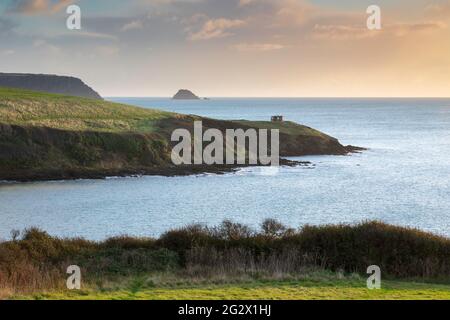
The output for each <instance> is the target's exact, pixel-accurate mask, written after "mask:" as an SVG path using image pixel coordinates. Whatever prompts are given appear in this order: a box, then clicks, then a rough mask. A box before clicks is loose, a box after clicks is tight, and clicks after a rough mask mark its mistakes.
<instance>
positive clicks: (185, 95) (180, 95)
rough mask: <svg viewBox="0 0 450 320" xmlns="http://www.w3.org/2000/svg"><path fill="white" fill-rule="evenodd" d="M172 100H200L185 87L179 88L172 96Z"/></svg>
mask: <svg viewBox="0 0 450 320" xmlns="http://www.w3.org/2000/svg"><path fill="white" fill-rule="evenodd" d="M173 99H174V100H200V98H199V97H198V96H196V95H195V94H193V93H192V92H191V91H189V90H186V89H181V90H179V91H178V92H177V94H176V95H174V96H173Z"/></svg>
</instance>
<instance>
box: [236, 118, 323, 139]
mask: <svg viewBox="0 0 450 320" xmlns="http://www.w3.org/2000/svg"><path fill="white" fill-rule="evenodd" d="M233 122H235V123H238V124H241V125H245V126H248V127H252V128H261V129H268V130H271V129H279V130H280V133H284V134H287V135H299V136H308V137H321V138H327V139H329V138H331V137H330V136H328V135H326V134H324V133H322V132H320V131H318V130H315V129H313V128H310V127H307V126H302V125H299V124H297V123H295V122H291V121H284V122H268V121H246V120H238V121H233Z"/></svg>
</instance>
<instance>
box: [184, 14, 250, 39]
mask: <svg viewBox="0 0 450 320" xmlns="http://www.w3.org/2000/svg"><path fill="white" fill-rule="evenodd" d="M243 25H245V21H243V20H239V19H235V20H230V19H225V18H221V19H211V20H208V21H206V22H205V23H204V24H203V26H202V27H201V29H200V30H199V31H198V32H195V33H192V34H191V35H190V36H189V39H190V40H194V41H196V40H210V39H214V38H224V37H228V36H231V35H233V33H232V32H230V31H229V30H230V29H235V28H238V27H241V26H243Z"/></svg>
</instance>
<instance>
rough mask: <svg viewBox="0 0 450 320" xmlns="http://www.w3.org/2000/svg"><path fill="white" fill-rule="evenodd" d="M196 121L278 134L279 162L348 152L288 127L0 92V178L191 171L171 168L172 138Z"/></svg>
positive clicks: (324, 138)
mask: <svg viewBox="0 0 450 320" xmlns="http://www.w3.org/2000/svg"><path fill="white" fill-rule="evenodd" d="M195 120H202V121H203V126H204V129H205V130H206V129H208V128H217V129H220V130H222V131H223V132H225V130H226V129H239V128H242V129H244V130H246V129H249V128H255V129H259V128H266V129H280V142H281V145H280V154H281V156H301V155H312V154H339V155H341V154H346V153H348V151H349V148H346V147H344V146H342V145H341V144H340V143H339V142H338V140H337V139H335V138H332V137H330V136H328V135H326V134H323V133H321V132H319V131H317V130H314V129H312V128H309V127H306V126H302V125H299V124H295V123H292V122H285V123H271V122H252V121H221V120H214V119H207V118H201V117H197V116H189V115H181V114H176V113H170V112H165V111H160V110H154V109H144V108H138V107H134V106H129V105H124V104H118V103H112V102H107V101H102V100H94V99H87V98H79V97H71V96H64V95H58V94H48V93H40V92H33V91H27V90H20V89H9V88H0V180H36V179H38V180H42V179H43V180H47V179H70V178H97V177H104V176H111V175H128V174H165V173H167V172H169V175H173V174H179V173H180V172H181V173H182V174H184V173H189V172H191V173H192V170H193V169H185V168H178V167H177V168H174V167H173V166H172V165H171V160H170V151H171V145H172V143H171V141H170V137H171V134H172V132H173V130H175V129H178V128H185V129H188V130H190V131H191V132H192V131H193V123H194V121H195ZM168 168H169V169H170V170H169V169H168ZM208 169H211V168H208ZM168 170H169V171H168ZM180 170H181V171H180ZM196 170H197V171H198V172H201V171H202V170H203V169H201V168H197V169H196ZM211 170H212V169H211Z"/></svg>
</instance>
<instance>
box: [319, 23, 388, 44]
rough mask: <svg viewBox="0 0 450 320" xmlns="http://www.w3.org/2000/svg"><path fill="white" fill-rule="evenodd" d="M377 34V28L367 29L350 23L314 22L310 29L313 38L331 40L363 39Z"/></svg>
mask: <svg viewBox="0 0 450 320" xmlns="http://www.w3.org/2000/svg"><path fill="white" fill-rule="evenodd" d="M379 34H380V32H379V31H378V30H369V29H367V27H361V26H351V25H321V24H316V25H315V26H314V28H313V31H312V36H313V38H316V39H332V40H347V39H365V38H372V37H375V36H377V35H379Z"/></svg>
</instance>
